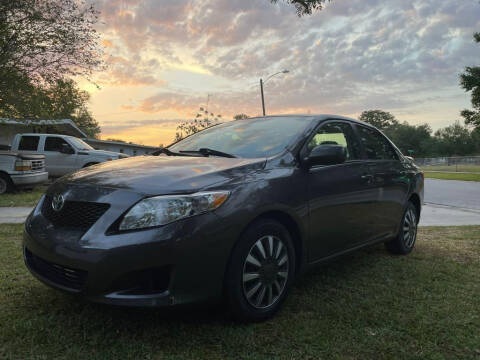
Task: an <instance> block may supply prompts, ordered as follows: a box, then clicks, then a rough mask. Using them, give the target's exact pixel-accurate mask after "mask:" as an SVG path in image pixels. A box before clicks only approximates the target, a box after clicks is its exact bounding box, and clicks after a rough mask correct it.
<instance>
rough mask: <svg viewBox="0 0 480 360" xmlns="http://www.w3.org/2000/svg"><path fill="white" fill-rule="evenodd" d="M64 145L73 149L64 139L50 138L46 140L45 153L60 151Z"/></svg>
mask: <svg viewBox="0 0 480 360" xmlns="http://www.w3.org/2000/svg"><path fill="white" fill-rule="evenodd" d="M63 145H68V146H69V147H71V146H70V145H69V144H68V143H67V142H66V141H65V140H64V139H62V138H60V137H54V136H49V137H47V138H46V140H45V151H58V152H59V151H60V149H61V148H62V146H63Z"/></svg>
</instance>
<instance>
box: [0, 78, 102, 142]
mask: <svg viewBox="0 0 480 360" xmlns="http://www.w3.org/2000/svg"><path fill="white" fill-rule="evenodd" d="M19 86H20V88H17V94H18V92H19V91H20V90H21V92H22V96H12V95H9V96H8V97H7V99H6V100H7V101H6V102H2V103H0V117H11V118H27V119H52V120H56V119H71V120H73V121H74V122H75V123H76V124H77V126H78V127H79V128H80V129H81V130H82V131H83V132H85V133H86V134H87V135H88V136H89V137H97V136H98V135H99V134H100V126H99V125H98V122H97V121H96V120H95V119H94V118H93V117H92V115H91V113H90V112H89V110H88V108H87V103H88V100H89V99H90V95H89V94H88V92H86V91H83V90H80V89H79V88H78V86H77V84H76V83H75V82H74V81H73V80H70V79H67V80H62V79H59V80H56V81H55V83H53V84H48V85H44V86H38V85H34V84H32V83H31V82H29V81H25V82H23V83H22V82H20V84H19Z"/></svg>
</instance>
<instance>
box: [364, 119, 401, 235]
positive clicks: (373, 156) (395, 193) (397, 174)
mask: <svg viewBox="0 0 480 360" xmlns="http://www.w3.org/2000/svg"><path fill="white" fill-rule="evenodd" d="M355 126H356V129H357V132H358V135H359V138H360V141H361V143H362V146H363V148H364V151H365V154H366V157H367V160H368V162H367V163H368V167H369V169H370V172H371V173H372V175H373V182H372V185H373V187H374V188H375V190H376V194H377V197H376V205H375V206H374V207H372V212H371V213H370V216H371V217H372V218H373V219H375V224H376V232H377V237H390V236H393V235H395V234H396V232H397V231H398V226H399V224H400V221H401V218H402V215H403V211H404V207H405V203H406V200H407V199H406V198H407V196H408V191H409V185H410V181H409V178H408V176H407V173H406V171H405V169H404V167H403V164H402V163H401V162H400V159H399V155H398V153H397V152H396V150H395V149H394V148H393V146H392V144H391V143H390V141H389V140H388V139H387V138H386V137H385V136H384V135H383V134H382V133H381V132H379V131H378V130H376V129H374V128H370V127H367V126H363V125H360V124H358V125H355Z"/></svg>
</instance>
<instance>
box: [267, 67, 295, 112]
mask: <svg viewBox="0 0 480 360" xmlns="http://www.w3.org/2000/svg"><path fill="white" fill-rule="evenodd" d="M289 72H290V71H288V70H283V71H279V72H277V73H275V74H272V75H270V76H269V77H267V79H266V80H265V81H263V80H262V79H260V93H261V95H262V109H263V116H265V98H264V96H263V84H265V83H266V82H267V81H268V80H270V79H271V78H272V77H274V76H275V75H278V74H288V73H289Z"/></svg>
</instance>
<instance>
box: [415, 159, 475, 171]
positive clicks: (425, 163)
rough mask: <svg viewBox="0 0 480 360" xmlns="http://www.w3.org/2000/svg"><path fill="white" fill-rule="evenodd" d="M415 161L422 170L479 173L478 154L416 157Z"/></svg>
mask: <svg viewBox="0 0 480 360" xmlns="http://www.w3.org/2000/svg"><path fill="white" fill-rule="evenodd" d="M415 163H416V164H417V165H418V166H420V167H421V168H422V169H423V170H424V171H439V172H464V173H478V174H480V156H455V157H436V158H418V159H415Z"/></svg>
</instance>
